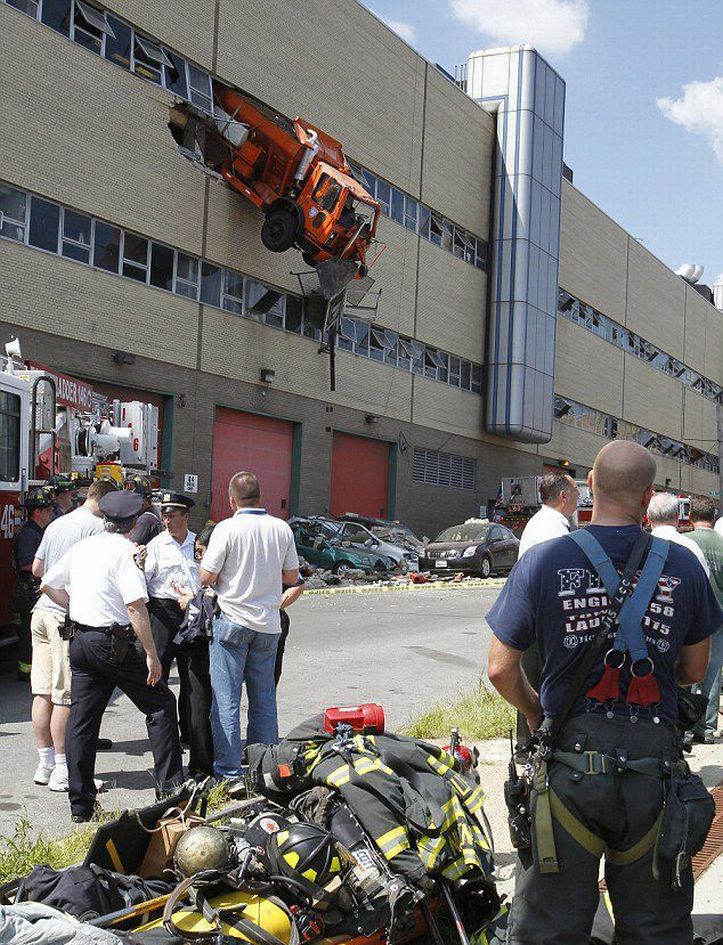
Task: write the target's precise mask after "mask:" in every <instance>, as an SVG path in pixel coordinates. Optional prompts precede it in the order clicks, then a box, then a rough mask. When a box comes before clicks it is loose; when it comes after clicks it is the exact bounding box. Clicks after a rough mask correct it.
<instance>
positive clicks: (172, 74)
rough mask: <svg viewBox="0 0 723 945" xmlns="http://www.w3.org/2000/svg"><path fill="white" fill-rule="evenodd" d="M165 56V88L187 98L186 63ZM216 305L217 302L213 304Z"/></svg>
mask: <svg viewBox="0 0 723 945" xmlns="http://www.w3.org/2000/svg"><path fill="white" fill-rule="evenodd" d="M166 55H167V56H168V58H169V59H170V60H171V62H172V63H173V68H169V67H168V66H166V88H167V89H170V91H171V92H175V94H176V95H178V96H179V98H188V86H187V84H186V63H185V61H184V60H183V59H182V58H181V57H180V56H177V55H176V54H175V53H174V52H171V50H170V49H167V50H166ZM214 304H216V305H218V302H216V303H214Z"/></svg>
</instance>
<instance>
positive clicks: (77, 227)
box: [61, 210, 91, 263]
mask: <svg viewBox="0 0 723 945" xmlns="http://www.w3.org/2000/svg"><path fill="white" fill-rule="evenodd" d="M90 233H91V220H90V217H87V216H85V214H84V213H76V212H75V210H65V211H64V213H63V241H62V245H61V252H62V254H63V256H67V257H68V258H69V259H77V260H78V262H84V263H87V262H90Z"/></svg>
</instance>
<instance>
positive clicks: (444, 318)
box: [417, 240, 487, 363]
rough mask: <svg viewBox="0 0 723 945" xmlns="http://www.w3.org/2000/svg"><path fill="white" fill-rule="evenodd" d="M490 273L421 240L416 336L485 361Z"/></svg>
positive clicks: (465, 356)
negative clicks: (488, 278)
mask: <svg viewBox="0 0 723 945" xmlns="http://www.w3.org/2000/svg"><path fill="white" fill-rule="evenodd" d="M486 293H487V276H486V274H485V273H484V272H482V270H480V269H476V268H475V267H474V266H470V264H469V263H466V262H464V261H463V260H461V259H458V258H457V257H456V256H453V255H452V254H451V253H448V252H445V251H444V250H442V249H441V248H440V247H439V246H435V245H434V244H433V243H428V242H427V241H426V240H421V241H420V256H419V295H418V299H417V337H418V338H419V339H420V340H421V341H426V342H428V343H429V344H432V345H438V346H439V347H440V348H443V349H444V350H445V351H450V352H452V354H457V355H460V356H461V357H463V358H469V359H470V360H472V361H476V362H478V363H479V362H482V361H484V338H485V322H486V311H487V302H486Z"/></svg>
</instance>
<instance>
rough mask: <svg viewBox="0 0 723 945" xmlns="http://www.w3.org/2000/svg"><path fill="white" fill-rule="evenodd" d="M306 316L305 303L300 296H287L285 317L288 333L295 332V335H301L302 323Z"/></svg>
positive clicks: (285, 326)
mask: <svg viewBox="0 0 723 945" xmlns="http://www.w3.org/2000/svg"><path fill="white" fill-rule="evenodd" d="M303 314H304V303H303V300H302V299H300V298H299V296H298V295H287V296H286V313H285V315H284V328H285V329H286V330H287V331H293V332H294V334H296V335H300V334H301V323H302V319H303Z"/></svg>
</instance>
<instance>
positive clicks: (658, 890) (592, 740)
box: [487, 440, 721, 945]
mask: <svg viewBox="0 0 723 945" xmlns="http://www.w3.org/2000/svg"><path fill="white" fill-rule="evenodd" d="M654 479H655V462H654V460H653V458H652V456H651V454H650V453H649V452H648V451H647V450H646V449H644V448H643V447H642V446H640V445H639V444H637V443H634V442H631V441H624V440H616V441H614V442H613V443H610V444H608V445H607V446H605V447H604V448H603V449H602V450H601V451H600V453H599V454H598V456H597V458H596V460H595V465H594V467H593V470H592V473H591V474H590V485H591V488H592V492H593V495H594V506H593V514H592V522H591V525H590V526H589V527H588V528H585V529H581V530H579V531H578V532H574V533H572V534H570V535H568V536H564V537H561V538H554V539H552V540H550V541H548V542H545V543H543V544H540V545H538V546H537V547H534V548H532V549H530V551H528V552H527V554H526V555H525V556H524V557H523V558H522V560H521V561H520V562H519V564H517V565H516V566H515V568H514V569H513V570H512V572H511V574H510V577H509V579H508V581H507V584H506V585H505V588H504V590H503V591H502V593H501V594H500V596H499V598H498V600H497V601H496V603H495V605H494V606H493V607H492V609H491V611H490V612H489V614H488V615H487V620H488V622H489V624H490V626H491V628H492V632H493V634H494V636H493V639H492V644H491V646H490V652H489V660H488V667H487V671H488V674H489V678H490V681H491V682H492V684H493V685H494V686H495V687H496V688H497V689H498V691H499V692H500V693H501V694H502V695H503V696H504V697H505V699H507V701H508V702H510V703H512V705H514V706H515V707H516V708H517V709H519V710H520V711H521V712H522V713H523V715H524V716H525V718H526V719H527V722H528V724H529V726H530V730H531V731H535V730H537V729H538V727H539V726H540V722H541V720H542V719H543V717H544V719H545V722H544V724H543V725H542V727H540V728H539V732H538V737H539V739H540V746H541V747H540V749H539V750H538V751H537V753H536V755H535V756H533V769H532V778H531V797H530V801H529V805H528V809H530V810H531V811H532V823H531V827H532V837H531V840H532V842H531V846H529V849H524V846H525V844H523V845H520V846H521V847H522V848H521V849H520V864H519V868H518V873H517V880H516V888H515V897H514V901H513V906H512V913H511V920H510V929H509V933H508V942H509V943H510V945H529V943H532V942H534V943H535V945H562V943H569V942H587V941H589V938H590V932H591V928H592V924H593V918H594V914H595V912H596V909H597V907H598V904H599V888H598V877H599V866H600V860H601V858H602V856H603V855H604V856H605V878H606V882H607V888H608V892H609V894H610V899H611V902H612V908H613V912H614V915H615V926H616V929H615V934H616V941H617V942H618V943H619V945H689V943H690V942H691V941H692V939H693V930H692V922H691V917H690V916H691V910H692V905H693V876H692V870H691V867H690V857H686V858H684V859H683V860H680V859H677V858H671V859H668V858H667V854H666V855H664V853H663V850H664V846H665V844H664V842H663V841H664V840H665V838H666V835H667V836H668V837H673V836H674V834H675V830H673V829H672V826H671V825H672V821H671V820H669V818H675V817H676V816H677V812H678V811H679V809H680V806H684V805H678V804H676V803H673V804H672V805H671V803H670V799H671V797H672V796H673V795H675V797H679V796H682V795H678V794H677V793H676V791H677V788H676V784H678V783H682V781H683V780H684V779H687V781H686V789H691V790H692V789H693V788H694V787H695V783H694V782H695V779H694V778H693V777H692V776H691V775H690V772H689V771H687V766H685V763H684V762H682V761H681V755H680V748H679V740H678V736H677V732H676V728H675V725H676V721H677V717H678V697H677V691H676V683H678V684H682V685H686V684H689V683H693V682H697V681H698V680H699V679H701V678H702V676H703V674H704V673H705V669H706V665H707V662H708V652H709V636H710V634H711V633H713V631H714V630H715V628H716V626H718V624H719V622H720V619H721V614H720V611H719V609H718V605H717V603H716V601H715V598H714V597H713V594H712V591H711V589H710V585H709V584H708V581H707V580H706V577H705V573H704V571H703V569H702V568H701V566H700V564H699V563H698V561H697V560H696V559H695V558H694V556H693V555H692V554H690V552H689V551H688V550H687V549H685V548H682V547H681V546H680V545H677V544H672V543H669V542H666V541H663V540H661V539H657V538H651V537H650V536H646V535H645V533H643V531H642V529H641V521H642V517H643V513H644V512H645V510H646V508H647V506H648V502H649V500H650V497H651V495H652V493H653V482H654ZM621 574H622V575H623V577H622V578H621V577H620V575H621ZM621 588H622V589H623V590H622V592H621ZM626 595H627V597H626ZM628 605H629V606H628ZM626 607H627V610H626V609H625V608H626ZM609 611H611V612H612V614H613V619H612V620H610V619H609V617H608V618H606V614H608V612H609ZM616 614H617V616H615V615H616ZM592 641H595V642H596V643H597V644H598V646H597V647H593V648H592V649H590V647H591V646H592ZM534 642H537V644H538V646H539V649H540V658H541V685H540V692H539V694H538V693H537V692H536V691H535V690H534V689H533V688H532V686H531V685H530V683H529V681H528V679H527V677H526V676H525V673H524V670H522V669H521V667H520V659H521V656H522V653H523V652H524V651H525V650H526V649H527V648H528V647H529V646H530V645H532V644H533V643H534ZM598 647H599V650H598ZM586 652H588V653H591V655H592V657H593V658H594V659H593V660H592V661H591V660H590V658H589V657H588V659H586V658H585V654H586ZM598 652H599V653H600V655H599V656H598ZM588 663H590V668H589V669H588V666H587V664H588ZM586 670H587V672H586ZM575 677H577V678H578V679H579V682H578V681H577V679H576V678H575ZM576 683H577V684H576ZM571 700H574V701H571ZM568 706H569V709H568V710H567V712H565V708H567V707H568ZM558 715H559V719H558V721H556V717H557V716H558ZM686 772H687V773H686ZM678 778H680V779H681V780H680V781H677V780H676V779H678ZM698 787H699V788H700V789H702V792H703V795H705V796H706V797H707V792H706V791H705V788H704V786H703V785H702V782H700V784H699V785H698ZM697 789H698V788H696V790H697ZM664 794H665V796H667V797H668V802H667V804H666V807H665V810H664V809H663V798H664ZM704 804H705V800H703V801H702V803H701V804H699V805H698V809H699V810H701V811H702V810H703V805H704ZM690 810H691V811H692V808H691V809H690ZM691 816H692V814H691ZM711 816H712V815H711ZM703 819H704V820H705V817H703ZM661 825H662V826H661ZM708 826H709V824H708ZM707 829H708V828H707V826H705V824H704V825H703V830H702V834H703V837H704V836H705V832H706V831H707ZM686 832H687V830H685V831H681V834H684V833H686ZM699 832H700V831H699ZM701 844H702V841H701ZM692 852H695V851H692ZM673 864H675V865H673ZM676 866H677V867H678V869H677V870H676Z"/></svg>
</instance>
